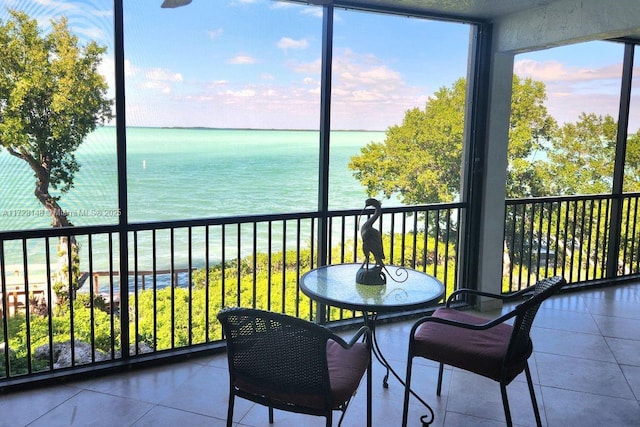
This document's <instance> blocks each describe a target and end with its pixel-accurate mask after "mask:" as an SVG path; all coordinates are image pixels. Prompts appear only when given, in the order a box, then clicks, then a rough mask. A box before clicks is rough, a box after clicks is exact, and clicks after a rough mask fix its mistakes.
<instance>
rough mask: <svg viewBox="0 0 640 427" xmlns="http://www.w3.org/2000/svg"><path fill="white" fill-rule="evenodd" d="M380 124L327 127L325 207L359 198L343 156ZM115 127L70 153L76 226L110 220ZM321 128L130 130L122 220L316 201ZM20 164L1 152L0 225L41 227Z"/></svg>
mask: <svg viewBox="0 0 640 427" xmlns="http://www.w3.org/2000/svg"><path fill="white" fill-rule="evenodd" d="M383 140H384V132H333V133H332V135H331V151H330V152H331V167H330V184H329V185H330V197H329V205H330V208H331V209H351V208H354V209H355V208H360V207H362V206H363V203H364V200H365V198H366V194H365V191H364V188H363V187H362V186H361V185H360V183H359V182H358V181H357V180H356V179H355V178H353V175H352V173H351V171H350V170H349V169H348V168H347V164H348V162H349V159H350V158H351V157H352V156H353V155H356V154H358V153H359V152H360V148H362V147H363V146H365V145H366V144H367V143H369V142H372V141H383ZM115 141H116V130H115V128H113V127H104V128H99V129H98V130H96V132H94V133H93V134H91V135H90V136H89V137H88V138H87V141H86V142H85V143H83V144H82V146H81V147H80V148H79V150H78V151H77V159H78V162H79V163H80V165H81V169H80V171H79V172H78V174H77V176H76V180H75V186H74V188H73V189H72V190H71V191H70V192H69V193H68V194H64V195H62V198H61V200H60V205H61V206H62V208H63V209H65V210H66V211H68V212H69V213H70V219H71V221H72V222H73V223H74V224H75V225H94V224H108V223H116V222H117V216H116V215H117V208H118V200H117V174H116V166H117V164H116V142H115ZM318 141H319V134H318V132H313V131H272V130H218V129H160V128H130V129H128V131H127V170H128V200H129V222H142V221H158V220H176V219H192V218H206V217H224V216H233V215H253V214H268V213H283V212H302V211H312V210H315V209H316V208H317V191H318V183H317V182H318V145H319V142H318ZM33 188H34V178H33V173H32V172H31V171H30V168H29V167H28V166H27V165H26V163H25V162H23V161H21V160H19V159H15V158H13V157H12V156H10V155H9V154H7V153H6V152H0V230H15V229H27V228H42V227H48V226H49V224H50V220H49V217H48V214H47V213H46V212H44V211H42V208H41V207H40V205H39V202H38V201H37V200H36V199H35V196H34V195H33V191H32V190H33Z"/></svg>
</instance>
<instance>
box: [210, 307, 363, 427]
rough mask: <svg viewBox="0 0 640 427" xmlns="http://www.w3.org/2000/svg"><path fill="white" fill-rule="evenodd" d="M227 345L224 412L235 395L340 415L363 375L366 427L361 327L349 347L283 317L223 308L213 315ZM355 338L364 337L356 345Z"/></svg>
mask: <svg viewBox="0 0 640 427" xmlns="http://www.w3.org/2000/svg"><path fill="white" fill-rule="evenodd" d="M218 319H219V320H220V322H221V323H222V326H223V331H224V334H225V337H226V341H227V358H228V361H229V408H228V413H227V426H229V427H230V426H231V425H232V423H233V405H234V399H235V396H238V397H241V398H244V399H248V400H251V401H253V402H256V403H259V404H261V405H265V406H267V407H268V408H269V423H273V409H274V408H276V409H281V410H285V411H291V412H299V413H304V414H310V415H319V416H324V417H326V420H327V423H326V425H327V427H330V426H331V425H332V423H333V418H332V415H333V411H334V410H340V411H342V415H341V417H340V421H339V422H338V425H340V423H341V422H342V419H343V417H344V413H345V411H346V409H347V406H348V404H349V401H350V400H351V397H352V396H353V395H354V393H355V392H356V390H357V388H358V386H359V384H360V381H361V380H362V377H363V375H364V373H365V372H367V425H368V426H370V425H371V369H370V368H371V351H370V342H371V335H370V334H371V332H370V330H369V328H367V327H362V328H361V329H360V330H359V331H358V332H357V333H356V334H355V335H354V336H353V338H352V339H351V340H350V341H349V342H345V341H344V340H343V339H342V338H340V337H339V336H337V335H335V334H334V333H333V332H332V331H331V330H329V329H328V328H325V327H323V326H320V325H317V324H315V323H311V322H308V321H306V320H302V319H298V318H295V317H291V316H287V315H284V314H278V313H272V312H268V311H262V310H256V309H249V308H228V309H224V310H222V311H221V312H220V313H219V314H218ZM360 338H364V340H363V341H362V342H361V341H360Z"/></svg>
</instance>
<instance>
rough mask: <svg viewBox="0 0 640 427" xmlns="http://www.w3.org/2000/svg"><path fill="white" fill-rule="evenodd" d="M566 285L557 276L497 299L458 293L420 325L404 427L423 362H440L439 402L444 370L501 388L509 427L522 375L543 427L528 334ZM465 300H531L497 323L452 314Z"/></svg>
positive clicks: (412, 341) (413, 341)
mask: <svg viewBox="0 0 640 427" xmlns="http://www.w3.org/2000/svg"><path fill="white" fill-rule="evenodd" d="M565 284H566V282H565V280H564V279H563V278H562V277H559V276H556V277H551V278H547V279H543V280H540V281H539V282H537V283H536V284H535V285H533V286H530V287H528V288H526V289H523V290H521V291H519V292H515V293H513V294H510V295H495V294H490V293H486V292H482V291H477V290H472V289H460V290H458V291H456V292H454V293H453V294H451V295H450V296H449V298H448V299H447V304H446V307H443V308H439V309H437V310H436V311H435V312H434V313H433V315H432V316H430V317H424V318H422V319H419V320H418V321H417V322H416V323H415V324H414V325H413V328H412V329H411V335H410V337H409V356H408V361H407V376H406V386H405V394H404V408H403V413H402V426H403V427H406V425H407V413H408V410H409V392H410V385H411V369H412V362H413V358H414V357H424V358H425V359H430V360H435V361H437V362H440V368H439V372H438V390H437V392H436V394H437V395H438V396H440V391H441V389H442V373H443V368H444V365H445V364H447V365H452V366H455V367H457V368H460V369H464V370H467V371H470V372H474V373H476V374H478V375H482V376H484V377H487V378H491V379H493V380H495V381H497V382H499V383H500V391H501V393H502V405H503V407H504V414H505V418H506V422H507V425H508V426H511V425H512V421H511V413H510V411H509V402H508V400H507V388H506V386H507V385H508V384H509V383H511V381H513V379H514V378H516V377H517V376H518V375H519V374H520V373H521V372H522V371H524V372H525V374H526V377H527V384H528V386H529V393H530V395H531V403H532V404H533V411H534V414H535V417H536V423H537V425H538V426H540V425H541V424H542V423H541V420H540V412H539V410H538V404H537V402H536V397H535V392H534V389H533V382H532V380H531V372H530V371H529V364H528V359H529V356H531V353H532V352H533V344H532V342H531V338H530V337H529V332H530V330H531V325H532V324H533V320H534V318H535V315H536V313H537V311H538V308H539V307H540V304H541V303H542V302H543V301H544V300H545V299H547V298H548V297H550V296H551V295H553V294H554V293H556V292H557V291H559V290H560V288H561V287H562V286H564V285H565ZM464 295H475V296H484V297H491V298H498V299H501V300H504V301H512V300H515V299H518V298H520V299H521V298H523V297H525V298H527V299H526V300H525V301H524V302H522V303H520V304H519V305H517V306H516V307H515V308H514V309H513V310H512V311H510V312H508V313H506V314H504V315H502V316H500V317H498V318H496V319H494V320H488V319H485V318H483V317H479V316H474V315H472V314H469V313H465V312H463V311H458V310H455V309H453V308H450V305H451V303H452V302H454V301H456V300H457V298H458V297H459V296H464ZM512 318H513V319H514V321H513V325H510V324H508V323H505V322H506V321H507V320H509V319H512Z"/></svg>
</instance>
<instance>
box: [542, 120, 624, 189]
mask: <svg viewBox="0 0 640 427" xmlns="http://www.w3.org/2000/svg"><path fill="white" fill-rule="evenodd" d="M617 126H618V125H617V123H616V121H615V120H614V119H613V117H611V116H610V115H606V116H597V115H595V114H586V113H582V114H581V115H580V118H579V119H578V121H576V122H575V123H566V124H565V125H563V126H562V127H561V128H560V129H559V130H558V131H557V133H556V134H555V135H554V137H553V139H552V140H551V147H550V149H549V151H548V157H549V164H548V166H547V179H546V180H545V181H546V186H547V191H546V192H547V194H551V195H565V194H603V193H608V192H611V190H612V184H613V166H614V160H615V150H616V135H617Z"/></svg>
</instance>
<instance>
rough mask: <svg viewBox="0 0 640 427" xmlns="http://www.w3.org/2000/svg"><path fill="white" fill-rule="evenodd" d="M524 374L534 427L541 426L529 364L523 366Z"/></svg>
mask: <svg viewBox="0 0 640 427" xmlns="http://www.w3.org/2000/svg"><path fill="white" fill-rule="evenodd" d="M524 372H525V374H526V375H527V384H528V385H529V394H530V395H531V404H532V405H533V413H534V414H535V416H536V426H538V427H541V426H542V420H541V419H540V410H539V409H538V401H537V400H536V392H535V390H534V389H533V381H532V380H531V371H530V370H529V362H527V364H526V365H524Z"/></svg>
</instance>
